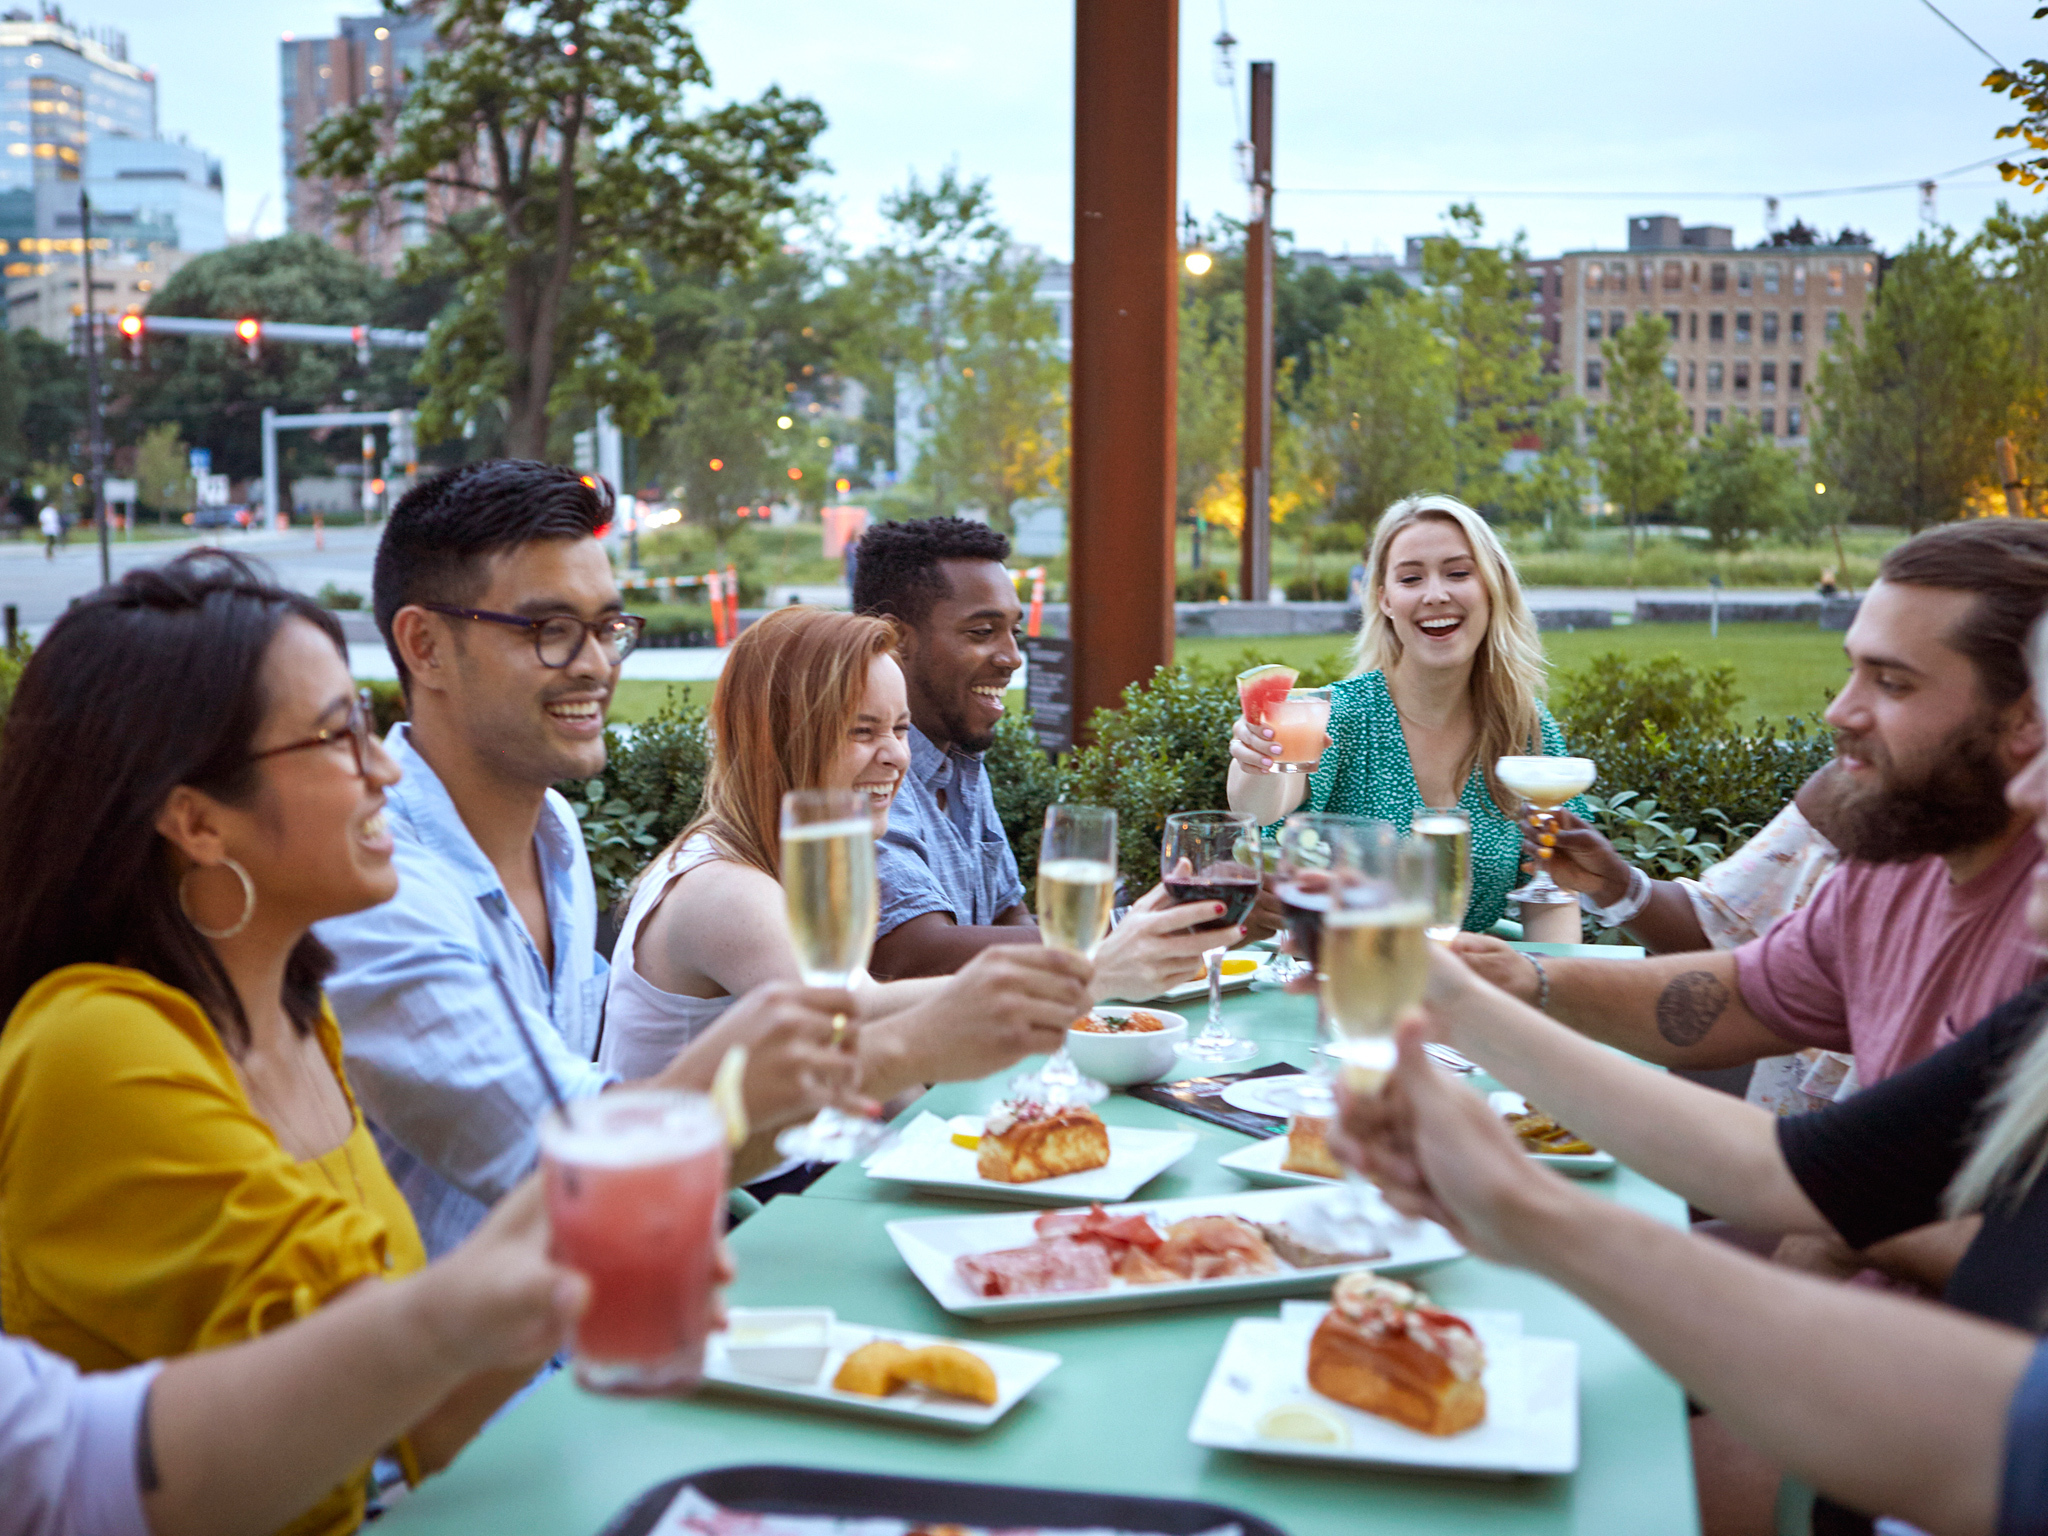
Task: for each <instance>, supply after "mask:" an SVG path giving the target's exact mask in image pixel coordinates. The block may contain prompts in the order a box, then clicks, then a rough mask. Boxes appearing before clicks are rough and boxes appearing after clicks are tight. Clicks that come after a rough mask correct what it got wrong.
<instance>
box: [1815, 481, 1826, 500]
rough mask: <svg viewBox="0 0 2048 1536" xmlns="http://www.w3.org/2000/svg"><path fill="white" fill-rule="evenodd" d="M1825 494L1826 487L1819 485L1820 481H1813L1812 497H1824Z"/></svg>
mask: <svg viewBox="0 0 2048 1536" xmlns="http://www.w3.org/2000/svg"><path fill="white" fill-rule="evenodd" d="M1827 493H1828V488H1827V487H1826V486H1825V485H1823V484H1821V483H1820V481H1818V480H1816V481H1814V482H1813V494H1814V495H1816V496H1825V495H1827Z"/></svg>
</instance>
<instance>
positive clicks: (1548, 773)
mask: <svg viewBox="0 0 2048 1536" xmlns="http://www.w3.org/2000/svg"><path fill="white" fill-rule="evenodd" d="M1493 773H1494V777H1495V778H1497V779H1499V780H1500V782H1501V784H1502V785H1503V786H1504V787H1505V788H1507V789H1508V790H1510V791H1512V792H1513V793H1514V794H1517V795H1520V796H1521V797H1522V798H1523V799H1524V800H1525V801H1527V802H1528V803H1529V804H1530V805H1532V806H1534V807H1535V814H1533V815H1532V816H1531V817H1530V818H1529V819H1530V821H1531V822H1532V823H1533V824H1534V825H1535V828H1536V831H1537V838H1536V844H1537V855H1536V875H1535V878H1534V879H1532V880H1531V881H1530V882H1529V883H1528V884H1527V885H1525V886H1523V887H1522V888H1521V889H1519V890H1514V891H1510V892H1508V900H1509V901H1516V902H1520V903H1522V904H1523V905H1524V906H1537V907H1548V906H1559V905H1562V904H1565V903H1568V902H1571V901H1574V900H1576V899H1577V898H1575V897H1574V896H1573V895H1572V893H1571V892H1570V891H1567V890H1566V889H1565V888H1564V887H1563V886H1561V885H1559V884H1558V883H1557V882H1556V881H1555V880H1553V879H1551V878H1550V849H1549V848H1547V847H1545V846H1544V844H1543V837H1544V835H1545V834H1547V833H1548V832H1549V831H1550V829H1551V826H1552V825H1553V823H1554V822H1555V820H1556V818H1555V817H1554V816H1553V815H1552V814H1551V813H1552V812H1553V811H1555V810H1556V809H1557V808H1558V807H1559V806H1560V805H1563V804H1564V803H1565V801H1567V800H1569V799H1571V797H1572V796H1573V795H1582V794H1584V793H1585V792H1586V791H1587V790H1589V789H1591V788H1592V787H1593V779H1594V776H1595V773H1596V770H1595V768H1594V765H1593V760H1592V759H1591V758H1590V757H1504V758H1501V759H1500V760H1499V761H1498V762H1496V763H1495V764H1494V765H1493Z"/></svg>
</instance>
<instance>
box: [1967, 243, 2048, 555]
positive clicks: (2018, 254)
mask: <svg viewBox="0 0 2048 1536" xmlns="http://www.w3.org/2000/svg"><path fill="white" fill-rule="evenodd" d="M1976 248H1977V251H1978V253H1979V260H1980V261H1981V262H1982V263H1983V265H1984V266H1985V267H1986V268H1987V269H1988V270H1989V271H1990V273H1991V275H1992V277H1993V278H1994V279H1995V281H1994V283H1993V286H1992V289H1991V293H1990V298H1991V303H1992V306H1993V311H1994V316H1993V321H1992V324H1993V327H1994V329H1995V330H1996V331H1997V333H1998V334H1999V335H2000V336H2002V337H2004V338H2005V342H2006V346H2007V349H2008V359H2009V361H2008V366H2007V368H2006V370H2005V387H2006V389H2007V391H2008V392H2009V393H2008V399H2009V401H2010V407H2011V408H2010V414H2009V416H2008V418H2007V428H2006V429H2007V435H2008V436H2009V437H2010V438H2011V439H2012V443H2013V448H2014V452H2015V457H2016V459H2017V463H2016V465H2015V468H2016V469H2017V470H2018V472H2019V477H2020V481H2021V483H2022V486H2023V488H2024V489H2023V492H2022V494H2023V495H2024V497H2025V502H2026V505H2027V506H2028V508H2029V509H2030V510H2031V511H2032V512H2033V513H2034V515H2036V516H2039V515H2041V513H2042V512H2043V511H2044V510H2048V213H2037V214H2034V215H2032V216H2031V217H2028V216H2026V215H2022V214H2018V213H2015V212H2014V211H2013V210H2012V209H2011V208H2009V207H2008V206H2007V205H2006V204H2005V203H2004V202H2000V203H1999V205H1998V211H1997V212H1996V213H1994V214H1993V215H1992V216H1991V217H1990V218H1989V219H1987V220H1985V221H1984V229H1983V232H1982V233H1981V234H1980V235H1979V236H1978V237H1977V240H1976Z"/></svg>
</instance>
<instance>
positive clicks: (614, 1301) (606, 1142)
mask: <svg viewBox="0 0 2048 1536" xmlns="http://www.w3.org/2000/svg"><path fill="white" fill-rule="evenodd" d="M540 1162H541V1181H542V1184H543V1186H544V1187H545V1189H546V1192H547V1202H548V1224H549V1227H550V1229H551V1230H552V1231H553V1233H554V1251H555V1256H556V1257H557V1258H558V1259H560V1260H561V1261H562V1262H563V1263H564V1264H566V1265H568V1266H569V1267H570V1268H571V1269H575V1270H580V1271H581V1272H582V1273H583V1275H584V1276H585V1277H586V1278H588V1279H589V1281H590V1305H589V1307H588V1308H586V1309H585V1311H584V1313H583V1316H582V1318H581V1319H580V1320H579V1321H578V1322H577V1325H576V1342H575V1350H574V1355H575V1369H576V1380H577V1381H578V1382H579V1383H580V1384H582V1385H583V1386H585V1387H588V1388H590V1389H591V1390H592V1391H595V1392H628V1393H669V1392H687V1391H689V1390H691V1389H692V1388H694V1387H695V1386H696V1385H697V1383H698V1381H699V1379H700V1378H701V1377H702V1376H703V1374H704V1336H705V1334H706V1333H707V1332H708V1331H709V1330H710V1327H711V1295H712V1291H713V1289H714V1285H713V1268H712V1254H713V1251H714V1248H715V1245H716V1244H717V1241H718V1233H719V1230H720V1227H721V1218H722V1217H723V1216H724V1213H725V1174H726V1150H725V1122H724V1120H723V1118H722V1117H721V1116H720V1115H719V1113H718V1111H717V1110H716V1109H714V1108H713V1107H712V1104H711V1101H710V1100H709V1099H708V1098H706V1097H705V1096H704V1095H702V1094H699V1093H682V1092H678V1091H676V1090H674V1089H665V1088H622V1089H619V1090H617V1091H616V1092H613V1093H601V1094H598V1095H596V1096H595V1097H592V1098H587V1099H571V1100H570V1101H569V1102H568V1103H567V1104H566V1105H564V1106H563V1107H562V1108H560V1109H557V1110H550V1111H549V1112H548V1114H547V1115H546V1117H545V1118H543V1119H542V1121H541V1124H540Z"/></svg>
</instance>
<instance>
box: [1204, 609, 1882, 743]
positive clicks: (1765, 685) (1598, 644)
mask: <svg viewBox="0 0 2048 1536" xmlns="http://www.w3.org/2000/svg"><path fill="white" fill-rule="evenodd" d="M1345 644H1346V642H1345V639H1344V637H1343V636H1341V635H1283V636H1277V637H1275V638H1273V639H1269V640H1231V639H1208V638H1204V639H1189V640H1182V641H1181V642H1180V643H1179V645H1178V646H1177V647H1176V648H1175V655H1176V656H1177V657H1178V658H1179V659H1181V660H1195V659H1200V660H1203V661H1209V662H1214V663H1218V664H1228V663H1230V662H1233V661H1235V660H1236V659H1237V658H1238V657H1239V656H1241V655H1242V654H1243V653H1244V652H1245V651H1247V650H1250V651H1253V652H1255V653H1256V654H1257V656H1258V657H1259V659H1260V660H1262V661H1276V662H1279V663H1281V664H1283V665H1286V666H1298V665H1301V664H1302V663H1305V662H1310V661H1314V660H1317V659H1319V658H1321V657H1324V656H1328V655H1330V654H1332V653H1334V652H1340V651H1342V650H1343V649H1344V648H1345ZM1543 645H1544V649H1545V650H1546V651H1548V652H1549V653H1550V660H1551V665H1552V667H1553V668H1554V669H1555V670H1556V671H1557V672H1569V671H1571V670H1572V669H1573V668H1575V667H1579V666H1583V665H1584V664H1585V663H1586V662H1587V661H1588V660H1590V659H1591V658H1592V657H1594V656H1598V655H1600V654H1601V653H1602V652H1605V651H1619V652H1620V653H1621V654H1622V655H1623V656H1626V657H1627V658H1628V659H1629V660H1631V661H1646V660H1648V659H1649V658H1650V657H1652V656H1662V655H1664V654H1666V653H1667V652H1673V651H1675V652H1677V653H1678V654H1679V655H1680V656H1682V657H1684V658H1685V659H1686V660H1687V661H1688V662H1690V663H1692V664H1693V665H1694V666H1712V665H1715V664H1717V663H1720V662H1727V663H1728V664H1729V665H1730V666H1732V667H1734V668H1735V681H1736V687H1737V689H1738V690H1739V692H1740V694H1741V703H1740V705H1739V709H1740V712H1741V714H1743V715H1745V716H1746V715H1752V714H1754V715H1760V716H1763V717H1766V718H1768V719H1773V720H1775V719H1779V718H1782V717H1783V716H1785V715H1803V714H1810V713H1813V712H1814V711H1816V710H1820V709H1824V708H1826V707H1827V701H1828V699H1829V698H1830V697H1832V696H1833V694H1834V691H1835V690H1836V689H1837V688H1838V687H1840V686H1841V683H1842V679H1843V676H1844V675H1845V673H1846V671H1847V668H1846V667H1845V665H1844V664H1843V661H1842V637H1841V635H1840V634H1839V633H1837V632H1835V631H1832V630H1823V629H1815V628H1813V627H1811V626H1809V625H1804V624H1724V625H1722V626H1721V633H1720V636H1719V637H1718V638H1710V637H1709V635H1708V633H1707V626H1706V625H1704V624H1624V625H1622V626H1620V627H1618V628H1615V629H1581V630H1574V631H1571V632H1570V633H1563V632H1555V633H1551V634H1546V635H1545V636H1544V637H1543Z"/></svg>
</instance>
